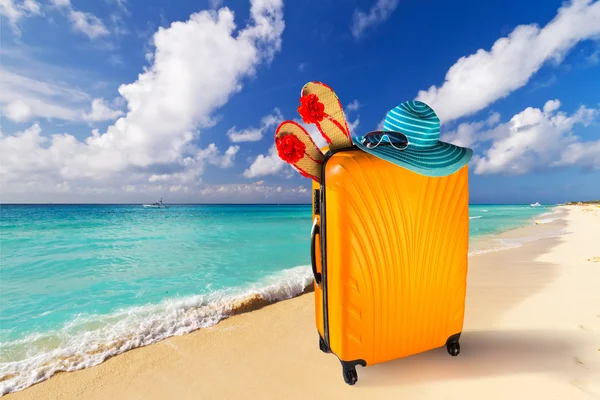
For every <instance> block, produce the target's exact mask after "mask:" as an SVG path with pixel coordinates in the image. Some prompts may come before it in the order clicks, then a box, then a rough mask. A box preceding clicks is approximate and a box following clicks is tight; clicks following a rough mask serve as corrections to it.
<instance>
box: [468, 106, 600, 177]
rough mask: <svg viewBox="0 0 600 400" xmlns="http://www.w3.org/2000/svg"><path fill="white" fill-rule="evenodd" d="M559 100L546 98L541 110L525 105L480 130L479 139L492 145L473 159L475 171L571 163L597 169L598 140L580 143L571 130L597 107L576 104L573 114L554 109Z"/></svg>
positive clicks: (519, 169) (518, 171) (532, 168)
mask: <svg viewBox="0 0 600 400" xmlns="http://www.w3.org/2000/svg"><path fill="white" fill-rule="evenodd" d="M559 105H560V102H559V101H558V100H550V101H548V102H547V103H546V104H545V105H544V107H543V110H541V109H539V108H533V107H528V108H526V109H525V110H523V111H521V112H520V113H518V114H516V115H515V116H513V117H512V118H511V119H510V121H509V122H506V123H503V124H500V125H497V126H496V127H494V128H492V129H491V130H488V131H485V132H480V133H479V134H478V139H477V140H480V141H486V140H491V141H492V144H491V146H490V147H489V149H488V150H486V151H485V152H484V153H483V156H475V157H474V158H473V162H472V163H473V164H474V167H475V168H474V172H475V173H476V174H499V173H506V174H525V173H528V172H531V171H538V170H543V169H549V168H555V167H561V166H563V167H564V166H573V167H578V168H584V169H585V168H591V169H600V151H597V150H598V149H600V140H596V141H589V142H582V141H581V140H580V138H578V137H577V136H575V135H574V134H573V132H572V130H573V127H574V126H575V125H577V124H580V125H584V126H588V125H589V124H590V123H591V122H592V121H593V120H594V119H595V118H596V117H597V116H598V115H599V114H600V112H599V111H600V110H598V109H590V108H586V107H584V106H582V107H580V108H579V109H578V110H577V111H576V112H575V113H573V114H571V115H568V114H567V113H564V112H560V111H557V110H558V107H559Z"/></svg>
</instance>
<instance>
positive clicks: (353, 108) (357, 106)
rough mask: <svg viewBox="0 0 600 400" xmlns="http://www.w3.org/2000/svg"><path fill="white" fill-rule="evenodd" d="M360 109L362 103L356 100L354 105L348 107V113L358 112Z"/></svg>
mask: <svg viewBox="0 0 600 400" xmlns="http://www.w3.org/2000/svg"><path fill="white" fill-rule="evenodd" d="M359 107H360V103H359V102H358V100H354V101H353V102H352V103H350V104H348V105H347V106H346V110H347V111H356V110H358V109H359Z"/></svg>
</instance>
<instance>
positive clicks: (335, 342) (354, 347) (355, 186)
mask: <svg viewBox="0 0 600 400" xmlns="http://www.w3.org/2000/svg"><path fill="white" fill-rule="evenodd" d="M321 176H322V180H321V182H320V183H319V182H316V181H313V187H312V189H313V228H312V232H311V261H312V268H313V273H314V275H315V311H316V324H317V329H318V331H319V345H320V348H321V350H322V351H324V352H326V353H330V352H331V353H333V354H335V355H336V356H337V357H338V358H339V360H340V361H341V363H342V369H343V376H344V380H345V382H346V383H348V384H350V385H353V384H355V383H356V381H357V380H358V376H357V372H356V366H357V365H361V366H363V367H365V366H369V365H373V364H377V363H382V362H385V361H388V360H393V359H397V358H401V357H406V356H409V355H412V354H416V353H420V352H424V351H427V350H430V349H435V348H439V347H442V346H446V347H447V350H448V352H449V353H450V354H451V355H452V356H456V355H458V354H459V352H460V346H459V337H460V334H461V331H462V327H463V319H464V310H465V295H466V280H467V264H468V258H467V253H468V241H469V217H468V203H469V191H468V165H464V166H463V167H462V168H461V169H459V170H458V171H457V172H454V173H452V174H450V175H447V176H443V177H428V176H423V175H420V174H417V173H414V172H412V171H410V170H408V169H405V168H402V167H400V166H398V165H395V164H393V163H390V162H386V161H384V160H382V159H380V158H378V157H375V156H373V155H371V154H369V153H366V152H364V151H361V150H360V149H359V148H357V147H356V146H355V145H354V146H351V147H348V148H344V149H341V150H337V151H333V152H328V153H326V155H325V159H324V160H323V163H322V174H321Z"/></svg>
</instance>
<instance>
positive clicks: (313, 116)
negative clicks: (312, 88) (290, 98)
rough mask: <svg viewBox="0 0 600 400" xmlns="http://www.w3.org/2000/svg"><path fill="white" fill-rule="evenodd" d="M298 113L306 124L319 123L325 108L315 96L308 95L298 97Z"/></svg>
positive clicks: (323, 115)
mask: <svg viewBox="0 0 600 400" xmlns="http://www.w3.org/2000/svg"><path fill="white" fill-rule="evenodd" d="M298 113H300V116H301V117H302V119H303V120H304V122H305V123H307V124H311V123H315V122H320V121H322V120H323V117H325V106H324V105H323V103H321V102H320V101H319V98H318V97H317V95H316V94H314V93H313V94H309V95H306V96H302V97H300V106H299V107H298Z"/></svg>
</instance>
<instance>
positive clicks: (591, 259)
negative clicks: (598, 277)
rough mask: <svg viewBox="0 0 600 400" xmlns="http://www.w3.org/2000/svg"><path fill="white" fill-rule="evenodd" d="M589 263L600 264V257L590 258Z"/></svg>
mask: <svg viewBox="0 0 600 400" xmlns="http://www.w3.org/2000/svg"><path fill="white" fill-rule="evenodd" d="M587 261H591V262H593V263H597V262H600V257H598V256H596V257H592V258H588V259H587Z"/></svg>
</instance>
